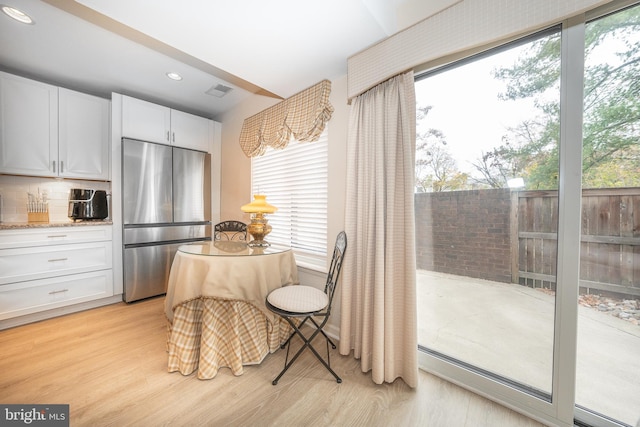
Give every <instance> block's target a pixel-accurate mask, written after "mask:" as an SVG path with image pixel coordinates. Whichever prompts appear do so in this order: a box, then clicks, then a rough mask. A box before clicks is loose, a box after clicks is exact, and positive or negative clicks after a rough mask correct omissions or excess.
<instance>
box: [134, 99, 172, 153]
mask: <svg viewBox="0 0 640 427" xmlns="http://www.w3.org/2000/svg"><path fill="white" fill-rule="evenodd" d="M122 136H124V137H127V138H133V139H139V140H142V141H150V142H158V143H161V144H171V109H170V108H168V107H164V106H162V105H157V104H153V103H151V102H147V101H142V100H140V99H135V98H131V97H129V96H123V97H122Z"/></svg>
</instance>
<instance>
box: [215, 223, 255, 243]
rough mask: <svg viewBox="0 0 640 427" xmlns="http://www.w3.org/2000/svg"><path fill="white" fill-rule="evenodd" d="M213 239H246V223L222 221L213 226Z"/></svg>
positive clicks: (244, 240)
mask: <svg viewBox="0 0 640 427" xmlns="http://www.w3.org/2000/svg"><path fill="white" fill-rule="evenodd" d="M213 240H214V241H215V240H232V241H240V242H246V241H247V224H245V223H244V222H241V221H233V220H232V221H222V222H219V223H217V224H216V225H215V226H214V227H213Z"/></svg>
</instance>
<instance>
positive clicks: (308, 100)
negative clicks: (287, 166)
mask: <svg viewBox="0 0 640 427" xmlns="http://www.w3.org/2000/svg"><path fill="white" fill-rule="evenodd" d="M330 94H331V82H330V81H329V80H323V81H321V82H320V83H318V84H316V85H314V86H311V87H310V88H308V89H305V90H303V91H302V92H299V93H297V94H295V95H293V96H291V97H290V98H287V99H285V100H284V101H280V102H279V103H277V104H276V105H274V106H272V107H269V108H267V109H266V110H263V111H261V112H259V113H258V114H255V115H253V116H251V117H248V118H246V119H245V120H244V123H243V124H242V131H241V132H240V147H241V148H242V151H243V152H244V154H245V155H246V156H247V157H255V156H260V155H262V154H264V152H265V150H266V149H267V147H272V148H284V147H286V146H287V144H288V143H289V141H290V140H291V139H292V138H293V139H295V140H297V141H309V142H310V141H317V140H318V138H319V137H320V134H321V133H322V131H323V130H324V127H325V125H326V123H327V122H328V121H329V119H331V114H332V113H333V106H332V105H331V103H330V102H329V95H330Z"/></svg>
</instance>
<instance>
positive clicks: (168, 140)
mask: <svg viewBox="0 0 640 427" xmlns="http://www.w3.org/2000/svg"><path fill="white" fill-rule="evenodd" d="M167 142H171V138H169V131H167Z"/></svg>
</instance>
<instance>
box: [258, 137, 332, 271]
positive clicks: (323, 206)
mask: <svg viewBox="0 0 640 427" xmlns="http://www.w3.org/2000/svg"><path fill="white" fill-rule="evenodd" d="M251 173H252V178H251V187H252V191H253V194H264V195H266V196H267V201H268V202H269V204H271V205H273V206H275V207H277V208H278V211H277V212H276V213H275V214H271V215H269V216H268V219H269V224H271V226H272V227H273V229H272V230H271V233H270V234H269V235H268V236H267V239H266V240H267V241H269V242H271V243H272V244H282V245H287V246H291V248H292V249H293V250H294V252H295V254H296V261H297V262H298V264H299V265H303V266H306V267H309V268H312V269H315V270H320V271H324V270H325V269H326V256H327V199H328V195H327V182H328V132H327V129H326V128H325V130H324V131H323V132H322V134H321V135H320V138H319V139H318V141H316V142H312V143H309V142H299V141H291V142H290V143H289V145H288V146H287V148H286V149H283V150H276V149H271V148H269V149H268V150H267V151H266V153H265V154H264V155H263V156H260V157H253V158H252V160H251Z"/></svg>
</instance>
